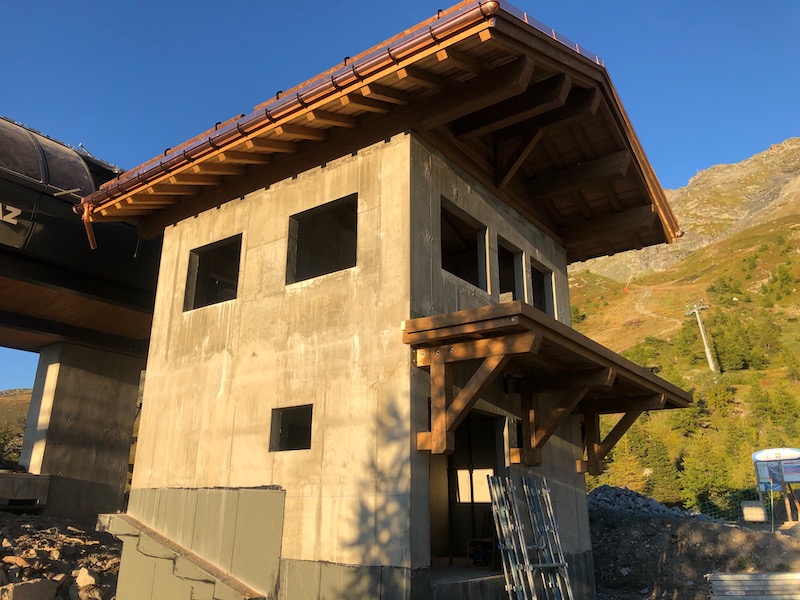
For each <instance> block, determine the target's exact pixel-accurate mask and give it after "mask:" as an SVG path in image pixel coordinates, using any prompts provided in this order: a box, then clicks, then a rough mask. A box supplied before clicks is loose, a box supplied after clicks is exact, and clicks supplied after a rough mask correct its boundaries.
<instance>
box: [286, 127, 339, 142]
mask: <svg viewBox="0 0 800 600" xmlns="http://www.w3.org/2000/svg"><path fill="white" fill-rule="evenodd" d="M275 133H276V134H278V135H279V136H286V137H289V138H293V139H300V140H311V141H313V142H322V141H324V140H326V139H328V132H327V131H325V130H324V129H314V128H313V127H303V126H302V125H292V124H291V123H287V124H285V125H279V126H278V127H276V128H275Z"/></svg>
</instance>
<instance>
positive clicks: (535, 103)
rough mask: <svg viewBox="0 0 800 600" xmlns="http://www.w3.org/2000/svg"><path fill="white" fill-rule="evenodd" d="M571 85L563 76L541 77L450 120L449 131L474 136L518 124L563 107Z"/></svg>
mask: <svg viewBox="0 0 800 600" xmlns="http://www.w3.org/2000/svg"><path fill="white" fill-rule="evenodd" d="M571 88H572V81H571V80H570V79H569V77H566V76H565V75H559V76H555V77H551V78H549V79H545V80H544V81H541V82H539V83H536V84H534V85H532V86H531V87H529V88H528V89H527V90H526V91H525V92H524V93H522V94H520V95H519V96H516V97H514V98H511V99H509V100H506V101H505V102H501V103H500V104H496V105H494V106H492V107H491V108H487V109H485V110H482V111H480V112H477V113H475V114H472V115H469V116H467V117H464V118H462V119H459V120H458V121H457V122H456V123H453V133H454V134H455V135H456V136H458V137H478V136H481V135H486V134H487V133H492V132H493V131H497V130H498V129H503V128H504V127H508V126H510V125H514V124H516V123H521V122H522V121H526V120H528V119H530V118H532V117H535V116H537V115H541V114H544V113H547V112H549V111H551V110H555V109H556V108H559V107H561V106H563V105H564V103H565V102H566V101H567V97H568V96H569V91H570V89H571Z"/></svg>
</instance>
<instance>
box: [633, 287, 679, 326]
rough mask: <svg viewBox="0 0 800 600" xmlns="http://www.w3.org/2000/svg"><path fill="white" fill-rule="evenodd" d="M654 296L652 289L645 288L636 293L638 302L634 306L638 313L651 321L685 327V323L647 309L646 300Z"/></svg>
mask: <svg viewBox="0 0 800 600" xmlns="http://www.w3.org/2000/svg"><path fill="white" fill-rule="evenodd" d="M652 295H653V290H652V288H644V289H643V290H641V291H640V292H637V293H636V302H635V304H634V308H635V309H636V312H638V313H639V314H640V315H643V316H645V317H648V318H650V319H661V320H663V321H668V322H670V323H674V324H675V326H676V327H677V328H680V327H681V326H682V325H683V321H681V320H679V319H675V318H673V317H667V316H665V315H660V314H658V313H654V312H653V311H652V310H649V309H647V308H645V306H644V302H645V300H648V299H649V298H650V297H651V296H652Z"/></svg>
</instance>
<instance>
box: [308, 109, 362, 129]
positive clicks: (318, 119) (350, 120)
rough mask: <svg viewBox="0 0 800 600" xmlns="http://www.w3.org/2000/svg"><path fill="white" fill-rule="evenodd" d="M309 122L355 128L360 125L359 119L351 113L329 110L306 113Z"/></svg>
mask: <svg viewBox="0 0 800 600" xmlns="http://www.w3.org/2000/svg"><path fill="white" fill-rule="evenodd" d="M306 119H308V122H309V123H318V124H320V125H328V126H330V127H345V128H347V129H353V128H355V127H358V119H357V118H356V117H353V116H350V115H340V114H338V113H335V112H331V111H328V110H312V111H311V112H309V113H307V114H306Z"/></svg>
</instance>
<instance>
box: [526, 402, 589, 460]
mask: <svg viewBox="0 0 800 600" xmlns="http://www.w3.org/2000/svg"><path fill="white" fill-rule="evenodd" d="M588 391H589V388H580V389H577V390H572V391H569V392H567V393H566V394H564V397H563V398H562V399H561V401H560V402H559V403H558V404H556V406H554V407H553V409H552V410H551V411H550V413H549V414H548V415H547V419H546V420H544V422H543V423H542V425H541V426H540V427H539V428H537V430H536V433H535V434H534V444H533V446H534V448H539V449H541V448H542V447H543V446H544V445H545V443H546V442H547V440H549V439H550V437H551V436H552V435H553V434H554V433H555V432H556V429H558V427H559V425H561V424H562V423H563V422H564V421H565V420H566V419H567V417H569V415H570V413H571V412H572V410H573V409H574V408H575V407H576V406H577V405H578V402H580V401H581V399H582V398H583V397H584V396H585V395H586V393H587V392H588Z"/></svg>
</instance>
